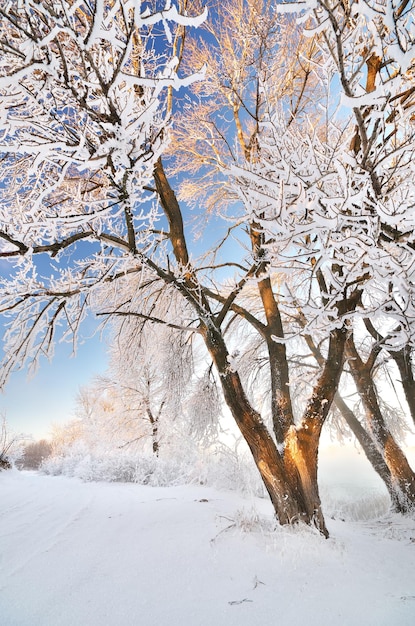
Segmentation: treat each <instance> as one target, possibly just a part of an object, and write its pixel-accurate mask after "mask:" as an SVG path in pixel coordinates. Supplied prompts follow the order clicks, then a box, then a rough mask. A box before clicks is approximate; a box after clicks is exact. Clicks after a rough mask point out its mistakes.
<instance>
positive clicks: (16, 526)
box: [0, 471, 415, 626]
mask: <svg viewBox="0 0 415 626" xmlns="http://www.w3.org/2000/svg"><path fill="white" fill-rule="evenodd" d="M0 490H1V493H2V508H1V513H0V555H1V557H0V559H1V560H0V624H1V626H79V625H81V624H82V626H98V625H100V626H120V625H122V626H136V625H142V626H156V625H157V626H176V625H177V626H179V625H180V626H212V625H215V626H245V625H248V624H249V625H250V626H274V625H276V624H284V625H285V624H287V625H290V626H297V625H300V624H304V623H307V624H308V625H309V626H314V625H316V626H317V625H318V626H324V625H326V624H327V625H328V624H330V625H334V626H350V625H352V624H365V626H412V624H413V623H414V617H413V616H414V614H415V578H414V575H413V572H414V566H415V541H414V538H415V520H414V519H410V518H409V519H408V518H402V517H399V516H390V515H389V516H385V517H383V518H381V519H379V520H372V521H363V522H362V521H360V522H350V521H349V522H342V521H340V520H338V519H335V520H332V519H330V518H329V519H328V525H329V530H330V532H331V538H330V539H329V540H324V539H323V538H321V537H320V536H319V535H318V534H316V533H315V532H314V531H313V530H310V529H306V528H305V529H301V530H299V529H297V530H294V529H287V528H276V529H275V526H274V522H273V519H272V515H271V510H270V506H269V503H268V502H267V501H265V500H259V499H254V498H251V499H249V498H242V497H241V496H239V495H237V494H235V493H232V492H225V491H224V492H221V491H218V490H215V489H211V488H206V487H200V486H181V487H146V486H141V485H136V484H121V483H113V484H108V483H82V482H81V481H79V480H78V479H74V478H66V477H51V476H43V475H40V474H34V473H33V474H32V473H29V472H22V473H19V472H16V471H12V472H3V473H2V474H0Z"/></svg>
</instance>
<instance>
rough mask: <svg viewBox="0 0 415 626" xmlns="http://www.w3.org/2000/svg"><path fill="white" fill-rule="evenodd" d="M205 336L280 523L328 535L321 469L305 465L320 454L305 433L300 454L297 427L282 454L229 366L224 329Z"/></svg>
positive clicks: (236, 375)
mask: <svg viewBox="0 0 415 626" xmlns="http://www.w3.org/2000/svg"><path fill="white" fill-rule="evenodd" d="M204 336H205V341H206V345H207V347H208V349H209V352H210V354H211V356H212V359H213V362H214V363H215V365H216V367H217V369H218V372H219V376H220V380H221V384H222V389H223V393H224V396H225V401H226V404H227V406H228V407H229V409H230V410H231V412H232V415H233V417H234V419H235V422H236V424H237V425H238V427H239V429H240V431H241V433H242V435H243V437H244V439H245V441H246V442H247V444H248V446H249V448H250V450H251V453H252V456H253V458H254V461H255V464H256V466H257V468H258V470H259V472H260V474H261V478H262V480H263V482H264V485H265V487H266V489H267V491H268V494H269V496H270V498H271V502H272V503H273V506H274V509H275V513H276V515H277V518H278V521H279V523H280V524H293V523H295V522H299V521H303V522H305V523H306V524H308V525H315V526H316V527H317V528H318V530H319V531H320V532H321V533H322V534H323V535H325V536H326V537H327V536H328V531H327V528H326V525H325V522H324V518H323V515H322V513H321V507H320V501H319V498H318V487H317V480H316V478H317V472H316V471H314V470H313V469H312V470H311V471H310V472H309V471H308V469H307V468H306V467H305V465H306V464H307V463H308V462H310V461H311V463H316V462H317V458H316V454H315V456H313V454H309V452H310V451H309V450H308V448H307V446H305V445H304V442H303V439H302V437H301V435H300V437H299V444H298V449H299V453H298V454H297V453H296V449H295V445H294V443H293V442H294V441H295V439H296V437H295V436H293V434H292V432H295V428H294V427H292V429H290V431H289V441H288V442H286V443H288V448H287V449H289V450H290V454H284V457H283V456H282V455H281V454H280V452H279V451H278V448H277V446H276V444H275V442H274V439H273V438H272V437H271V434H270V433H269V432H268V429H267V427H266V426H265V424H264V423H263V421H262V419H261V416H260V415H259V414H258V413H257V412H256V411H255V410H254V409H253V407H252V406H251V405H250V403H249V401H248V399H247V397H246V395H245V392H244V390H243V387H242V384H241V381H240V378H239V375H238V373H237V372H234V371H232V370H231V368H230V366H229V362H228V352H227V350H226V346H225V344H224V342H223V338H222V336H221V333H220V331H219V330H217V329H214V328H210V329H206V332H205V333H204ZM314 443H316V442H314ZM317 447H318V438H317V443H316V445H314V446H313V450H314V451H316V449H317ZM304 486H306V489H307V494H305V491H304ZM311 494H313V495H311Z"/></svg>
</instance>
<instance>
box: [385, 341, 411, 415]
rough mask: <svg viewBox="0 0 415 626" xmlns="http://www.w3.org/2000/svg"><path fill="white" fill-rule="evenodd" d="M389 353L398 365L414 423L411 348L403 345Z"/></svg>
mask: <svg viewBox="0 0 415 626" xmlns="http://www.w3.org/2000/svg"><path fill="white" fill-rule="evenodd" d="M389 354H390V355H391V357H392V358H393V360H394V361H395V363H396V365H397V367H398V370H399V374H400V376H401V384H402V388H403V391H404V394H405V399H406V402H407V404H408V408H409V413H410V415H411V417H412V420H413V422H414V424H415V380H414V373H413V370H412V358H411V349H410V348H409V347H405V348H403V349H402V350H399V351H392V350H389Z"/></svg>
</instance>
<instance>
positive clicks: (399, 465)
mask: <svg viewBox="0 0 415 626" xmlns="http://www.w3.org/2000/svg"><path fill="white" fill-rule="evenodd" d="M347 354H348V357H349V366H350V371H351V374H352V376H353V380H354V382H355V385H356V388H357V392H358V394H359V396H360V398H361V400H362V402H363V406H364V408H365V412H366V418H367V421H368V424H369V428H370V433H371V435H372V437H373V439H374V441H375V443H376V444H377V447H378V450H379V451H380V453H381V455H382V457H383V459H384V461H385V463H386V465H387V466H388V469H389V471H390V474H391V484H392V487H393V489H394V491H395V494H396V496H395V498H394V504H395V507H396V508H397V509H398V510H399V511H400V512H402V513H405V512H408V511H409V510H410V509H412V508H413V507H414V505H415V474H414V472H413V471H412V469H411V466H410V465H409V463H408V460H407V458H406V456H405V454H404V453H403V451H402V450H401V448H400V447H399V445H398V444H397V442H396V441H395V439H394V438H393V436H392V433H391V432H390V431H389V429H388V427H387V425H386V423H385V420H384V418H383V415H382V412H381V410H380V407H379V403H378V400H377V395H376V390H375V386H374V383H373V380H372V376H371V372H370V371H369V369H368V368H367V367H366V366H365V364H364V363H363V362H362V360H361V358H360V356H359V354H358V352H357V350H356V347H355V345H354V342H353V338H352V337H350V338H349V340H348V342H347Z"/></svg>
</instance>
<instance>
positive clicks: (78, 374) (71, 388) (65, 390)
mask: <svg viewBox="0 0 415 626" xmlns="http://www.w3.org/2000/svg"><path fill="white" fill-rule="evenodd" d="M92 326H93V322H92V320H91V321H90V322H89V323H88V328H87V330H88V333H89V335H91V330H93V328H92ZM71 353H72V346H71V345H70V344H58V345H57V346H56V347H55V357H54V359H53V360H52V361H51V362H49V361H47V360H46V359H43V360H42V361H41V363H40V367H39V369H38V371H37V373H36V374H35V376H34V377H31V378H28V375H27V371H26V370H22V371H19V372H15V373H14V374H12V376H11V377H10V380H9V382H8V384H7V385H6V387H5V389H4V392H3V393H1V394H0V412H1V413H2V414H4V415H5V417H6V421H7V425H8V429H9V430H10V431H11V432H14V433H24V434H28V435H32V436H33V437H34V438H35V439H41V438H44V437H46V438H47V437H48V435H49V431H50V426H51V424H52V423H60V424H62V423H64V422H67V421H68V420H70V419H72V418H73V417H74V407H75V398H76V394H77V392H78V389H79V387H80V386H81V385H86V384H88V382H89V381H90V380H91V379H92V378H93V377H94V376H95V375H97V374H101V373H103V372H104V371H105V369H106V367H107V358H106V344H105V339H102V340H101V339H100V335H99V334H96V335H95V336H93V337H91V336H90V338H88V339H85V342H84V343H83V344H82V345H80V346H79V347H78V352H77V355H76V357H72V356H71Z"/></svg>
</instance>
